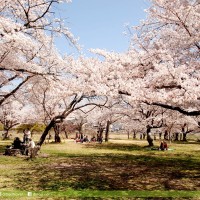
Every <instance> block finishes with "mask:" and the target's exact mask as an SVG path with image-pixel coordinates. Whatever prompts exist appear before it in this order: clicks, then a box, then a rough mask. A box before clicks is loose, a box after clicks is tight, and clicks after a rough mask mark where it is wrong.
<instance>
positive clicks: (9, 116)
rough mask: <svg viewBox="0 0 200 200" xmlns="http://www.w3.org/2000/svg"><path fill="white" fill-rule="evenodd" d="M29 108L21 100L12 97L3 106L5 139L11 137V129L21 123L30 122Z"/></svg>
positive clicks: (2, 115)
mask: <svg viewBox="0 0 200 200" xmlns="http://www.w3.org/2000/svg"><path fill="white" fill-rule="evenodd" d="M27 111H28V108H27V107H26V106H24V105H23V104H22V103H20V102H19V101H16V100H14V99H10V101H7V103H6V104H4V105H3V106H1V110H0V122H1V123H2V124H3V129H4V137H3V138H4V139H7V138H8V137H9V130H11V129H12V128H14V127H15V126H17V125H19V124H21V123H29V122H30V120H31V119H30V117H29V116H28V112H27Z"/></svg>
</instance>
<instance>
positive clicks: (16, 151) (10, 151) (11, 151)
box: [5, 148, 22, 156]
mask: <svg viewBox="0 0 200 200" xmlns="http://www.w3.org/2000/svg"><path fill="white" fill-rule="evenodd" d="M20 154H22V152H21V150H20V149H9V148H7V149H6V154H5V155H8V156H16V155H20Z"/></svg>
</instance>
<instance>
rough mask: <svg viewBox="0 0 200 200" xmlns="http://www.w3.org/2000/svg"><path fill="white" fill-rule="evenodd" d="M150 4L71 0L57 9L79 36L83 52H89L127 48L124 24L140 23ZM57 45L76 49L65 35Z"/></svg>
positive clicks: (144, 1) (143, 1) (122, 0)
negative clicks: (65, 38)
mask: <svg viewBox="0 0 200 200" xmlns="http://www.w3.org/2000/svg"><path fill="white" fill-rule="evenodd" d="M148 6H149V2H148V0H72V3H70V4H65V5H64V4H61V6H59V7H58V10H57V11H59V12H60V16H61V17H64V18H65V23H66V25H67V26H68V27H69V28H70V29H71V32H72V33H73V34H74V35H75V37H79V38H80V39H79V43H80V45H82V46H83V49H82V51H83V53H84V54H85V55H86V56H89V53H88V49H90V48H94V49H95V48H100V49H106V50H108V51H115V52H124V51H126V50H127V49H128V46H129V37H128V36H125V35H124V33H123V32H124V31H126V28H125V24H126V23H129V24H130V25H131V26H136V25H138V24H139V22H140V20H142V19H145V17H146V13H145V12H144V9H146V8H148ZM56 46H57V48H58V49H59V50H60V51H61V52H62V53H64V52H65V53H68V54H71V53H74V52H75V49H74V48H71V47H69V45H67V43H65V42H63V40H62V39H59V40H56Z"/></svg>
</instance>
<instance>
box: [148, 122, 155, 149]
mask: <svg viewBox="0 0 200 200" xmlns="http://www.w3.org/2000/svg"><path fill="white" fill-rule="evenodd" d="M147 142H148V143H149V146H150V147H152V146H154V144H153V138H152V137H151V127H150V126H147Z"/></svg>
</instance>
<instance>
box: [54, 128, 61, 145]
mask: <svg viewBox="0 0 200 200" xmlns="http://www.w3.org/2000/svg"><path fill="white" fill-rule="evenodd" d="M53 129H54V132H55V143H60V142H61V139H60V125H59V124H54V126H53Z"/></svg>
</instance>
